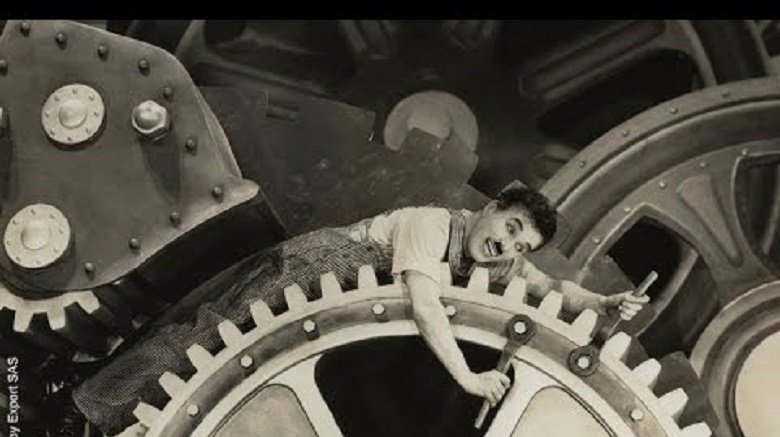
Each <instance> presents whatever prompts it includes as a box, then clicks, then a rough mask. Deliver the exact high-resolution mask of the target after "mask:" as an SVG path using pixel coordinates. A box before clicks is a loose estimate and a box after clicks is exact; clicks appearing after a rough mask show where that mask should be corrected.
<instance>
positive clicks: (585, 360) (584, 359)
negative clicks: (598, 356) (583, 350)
mask: <svg viewBox="0 0 780 437" xmlns="http://www.w3.org/2000/svg"><path fill="white" fill-rule="evenodd" d="M590 364H591V362H590V357H589V356H587V355H583V356H581V357H579V358H577V367H579V368H580V369H587V368H588V367H590Z"/></svg>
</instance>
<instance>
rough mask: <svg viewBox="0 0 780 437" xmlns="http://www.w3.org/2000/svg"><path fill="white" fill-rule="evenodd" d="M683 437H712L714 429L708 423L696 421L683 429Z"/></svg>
mask: <svg viewBox="0 0 780 437" xmlns="http://www.w3.org/2000/svg"><path fill="white" fill-rule="evenodd" d="M682 435H683V437H711V436H712V430H711V429H710V427H709V426H707V424H706V423H703V422H700V423H694V424H693V425H689V426H686V427H685V428H684V429H683V430H682Z"/></svg>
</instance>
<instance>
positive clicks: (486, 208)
mask: <svg viewBox="0 0 780 437" xmlns="http://www.w3.org/2000/svg"><path fill="white" fill-rule="evenodd" d="M496 208H498V202H496V201H495V200H491V201H490V202H488V203H487V205H485V206H484V208H482V211H483V212H486V213H489V214H492V213H494V212H496Z"/></svg>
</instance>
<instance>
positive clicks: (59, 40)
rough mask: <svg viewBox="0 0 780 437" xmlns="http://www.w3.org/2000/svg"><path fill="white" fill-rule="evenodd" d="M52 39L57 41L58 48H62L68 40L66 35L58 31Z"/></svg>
mask: <svg viewBox="0 0 780 437" xmlns="http://www.w3.org/2000/svg"><path fill="white" fill-rule="evenodd" d="M54 40H55V41H57V45H59V46H60V48H63V47H65V44H67V42H68V37H67V35H65V34H64V33H62V32H60V33H58V34H57V36H55V37H54Z"/></svg>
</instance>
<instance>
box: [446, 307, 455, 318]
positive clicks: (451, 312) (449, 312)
mask: <svg viewBox="0 0 780 437" xmlns="http://www.w3.org/2000/svg"><path fill="white" fill-rule="evenodd" d="M444 312H445V314H447V317H455V314H457V313H458V309H457V308H455V306H454V305H447V306H446V307H444Z"/></svg>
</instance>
